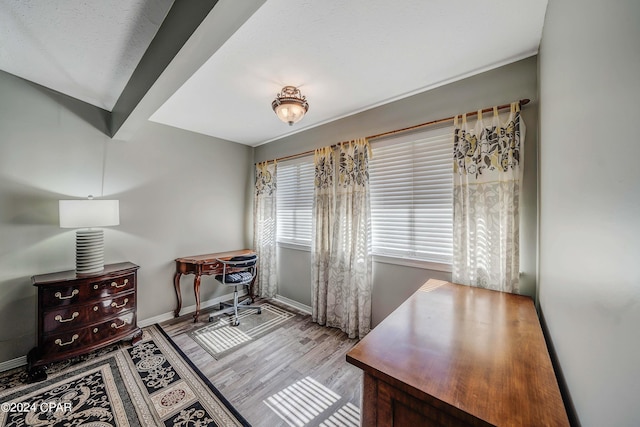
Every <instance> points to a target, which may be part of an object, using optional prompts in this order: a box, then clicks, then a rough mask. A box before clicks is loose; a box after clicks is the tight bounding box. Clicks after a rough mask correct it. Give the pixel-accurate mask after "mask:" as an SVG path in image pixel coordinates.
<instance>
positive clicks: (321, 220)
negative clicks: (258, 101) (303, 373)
mask: <svg viewBox="0 0 640 427" xmlns="http://www.w3.org/2000/svg"><path fill="white" fill-rule="evenodd" d="M313 160H314V165H315V186H314V191H313V193H314V194H313V221H312V224H313V230H312V233H311V283H312V285H311V319H312V320H313V321H314V322H316V323H319V324H321V325H326V324H327V294H328V291H327V286H328V285H329V255H330V250H331V236H332V232H333V228H332V224H333V215H334V187H333V185H334V184H333V182H334V179H333V178H334V170H335V169H334V159H333V149H332V148H331V147H324V148H320V149H318V150H316V151H315V154H314V159H313Z"/></svg>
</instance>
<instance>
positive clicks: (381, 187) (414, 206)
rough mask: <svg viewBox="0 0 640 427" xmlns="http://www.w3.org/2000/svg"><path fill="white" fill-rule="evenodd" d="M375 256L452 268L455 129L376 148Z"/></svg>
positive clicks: (430, 131) (373, 167) (373, 168)
mask: <svg viewBox="0 0 640 427" xmlns="http://www.w3.org/2000/svg"><path fill="white" fill-rule="evenodd" d="M372 152H373V158H372V159H371V161H370V162H369V174H370V191H371V225H372V251H373V254H374V255H383V256H390V257H397V258H409V259H415V260H422V261H431V262H438V263H446V264H451V261H452V248H453V127H452V126H447V127H441V128H438V129H428V130H423V131H420V132H417V133H412V134H410V135H402V136H397V137H391V138H388V139H385V140H384V141H380V142H373V143H372Z"/></svg>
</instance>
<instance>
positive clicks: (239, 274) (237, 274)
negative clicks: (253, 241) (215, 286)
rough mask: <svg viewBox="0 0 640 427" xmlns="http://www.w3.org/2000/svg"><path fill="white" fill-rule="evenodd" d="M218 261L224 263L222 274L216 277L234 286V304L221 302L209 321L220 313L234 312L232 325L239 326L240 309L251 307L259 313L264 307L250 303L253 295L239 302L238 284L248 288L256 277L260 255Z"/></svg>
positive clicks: (225, 283)
mask: <svg viewBox="0 0 640 427" xmlns="http://www.w3.org/2000/svg"><path fill="white" fill-rule="evenodd" d="M218 262H219V263H220V264H221V265H222V274H218V275H217V276H215V279H216V280H217V281H218V282H220V283H222V284H223V285H225V286H233V304H229V303H226V302H221V303H220V310H219V311H216V312H213V313H211V314H210V315H209V322H211V321H212V320H213V318H214V317H217V316H219V315H220V314H230V313H233V314H234V316H235V318H234V321H233V323H232V325H233V326H238V325H239V324H240V320H239V319H238V310H240V309H248V308H251V309H255V310H258V314H260V313H262V309H261V308H260V307H259V306H253V305H249V304H250V303H251V296H249V297H248V298H246V299H244V300H243V301H240V302H238V286H247V288H248V287H249V285H250V284H251V282H252V281H253V279H254V278H255V277H256V263H257V262H258V256H257V255H255V254H254V255H243V256H236V257H233V258H231V259H226V260H225V259H218Z"/></svg>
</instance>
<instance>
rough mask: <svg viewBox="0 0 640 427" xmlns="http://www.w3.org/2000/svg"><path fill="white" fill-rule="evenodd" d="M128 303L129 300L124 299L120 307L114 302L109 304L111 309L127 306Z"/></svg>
mask: <svg viewBox="0 0 640 427" xmlns="http://www.w3.org/2000/svg"><path fill="white" fill-rule="evenodd" d="M128 302H129V298H125V299H124V301H123V302H122V304H120V305H118V304H116V302H115V301H114V302H112V303H111V307H113V308H122V307H124V306H125V305H127V303H128Z"/></svg>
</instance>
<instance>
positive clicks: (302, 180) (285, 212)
mask: <svg viewBox="0 0 640 427" xmlns="http://www.w3.org/2000/svg"><path fill="white" fill-rule="evenodd" d="M314 172H315V171H314V165H313V157H312V156H311V157H304V158H301V159H294V160H287V161H283V162H281V163H278V172H277V176H278V190H277V191H278V192H277V197H278V200H277V203H278V211H277V222H278V236H277V241H278V242H280V243H291V244H296V245H304V246H309V247H310V246H311V216H312V213H313V180H314Z"/></svg>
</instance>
